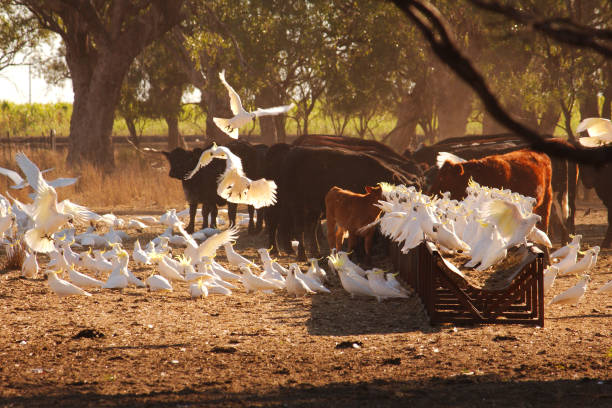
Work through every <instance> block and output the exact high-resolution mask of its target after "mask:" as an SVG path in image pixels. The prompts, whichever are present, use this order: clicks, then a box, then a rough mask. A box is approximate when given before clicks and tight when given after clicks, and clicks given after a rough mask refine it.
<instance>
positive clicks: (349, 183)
mask: <svg viewBox="0 0 612 408" xmlns="http://www.w3.org/2000/svg"><path fill="white" fill-rule="evenodd" d="M381 181H386V182H389V183H394V184H405V185H416V186H419V187H420V180H419V178H418V177H416V176H414V175H411V174H408V173H402V172H400V171H397V170H396V169H394V168H392V167H391V166H389V165H387V164H386V163H384V162H383V161H382V160H380V159H378V158H376V157H374V156H371V155H369V154H364V153H359V152H354V151H350V150H346V149H341V148H329V147H305V146H294V147H292V148H291V149H290V150H289V151H288V152H287V153H286V155H285V159H284V161H283V165H282V167H281V179H280V185H279V194H278V203H277V205H278V206H279V211H280V219H281V225H280V231H279V233H280V235H281V237H280V238H281V248H282V249H285V248H286V247H287V241H288V239H287V238H288V236H289V235H288V229H289V228H293V234H292V235H293V236H295V237H297V239H298V241H299V242H300V245H299V250H298V257H299V258H300V259H302V260H304V259H306V251H305V248H304V243H305V242H306V241H307V242H308V245H309V250H310V251H311V252H314V253H316V255H317V256H318V255H319V244H318V242H317V229H318V226H319V224H320V222H319V221H320V219H321V216H322V215H324V214H325V195H326V194H327V192H328V191H329V189H330V188H332V187H334V186H338V187H340V188H343V189H348V190H351V191H363V190H364V188H365V186H372V185H376V183H378V182H381Z"/></svg>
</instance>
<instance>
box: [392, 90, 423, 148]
mask: <svg viewBox="0 0 612 408" xmlns="http://www.w3.org/2000/svg"><path fill="white" fill-rule="evenodd" d="M413 105H414V104H413V103H412V98H410V95H406V99H405V100H404V101H402V102H400V103H399V104H398V106H397V112H396V116H397V122H396V123H395V127H394V128H393V130H392V131H391V132H390V133H389V134H388V135H387V137H388V138H387V139H386V140H385V143H387V144H388V145H390V146H391V147H393V148H394V149H395V150H396V151H398V152H400V153H401V152H403V151H405V150H406V149H410V150H414V149H416V147H417V143H416V125H417V122H418V116H417V115H416V114H415V112H416V110H415V107H414V106H413Z"/></svg>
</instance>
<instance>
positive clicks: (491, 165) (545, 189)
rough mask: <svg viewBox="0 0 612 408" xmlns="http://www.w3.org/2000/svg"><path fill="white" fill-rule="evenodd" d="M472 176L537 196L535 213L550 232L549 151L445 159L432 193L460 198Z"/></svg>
mask: <svg viewBox="0 0 612 408" xmlns="http://www.w3.org/2000/svg"><path fill="white" fill-rule="evenodd" d="M470 178H473V179H474V181H476V182H477V183H479V184H480V185H483V186H488V187H497V188H507V189H510V190H512V191H514V192H517V193H520V194H522V195H524V196H529V197H533V198H535V199H536V204H535V206H534V209H533V212H534V213H535V214H538V215H539V216H540V217H542V220H541V221H540V223H539V224H538V228H540V229H541V230H543V231H544V232H547V231H548V219H549V216H550V207H551V204H552V186H551V180H552V164H551V161H550V158H549V157H548V156H547V155H546V154H544V153H536V152H534V151H531V150H517V151H514V152H510V153H506V154H496V155H492V156H486V157H483V158H482V159H474V160H468V161H465V162H461V163H452V162H450V161H446V162H445V163H444V164H443V165H442V167H441V168H440V170H439V171H438V175H437V178H436V180H435V181H434V183H433V186H432V187H431V189H430V193H432V194H440V193H443V192H445V191H449V192H450V193H451V198H452V199H456V200H461V199H463V198H464V197H465V196H466V192H465V189H466V187H467V185H468V181H469V179H470Z"/></svg>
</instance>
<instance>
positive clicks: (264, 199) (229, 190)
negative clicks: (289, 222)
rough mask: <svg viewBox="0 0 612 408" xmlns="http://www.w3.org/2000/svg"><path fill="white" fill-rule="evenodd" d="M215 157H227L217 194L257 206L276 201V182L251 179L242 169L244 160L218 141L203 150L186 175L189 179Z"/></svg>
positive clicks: (231, 200)
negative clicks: (196, 162) (193, 166)
mask: <svg viewBox="0 0 612 408" xmlns="http://www.w3.org/2000/svg"><path fill="white" fill-rule="evenodd" d="M214 158H219V159H225V160H226V165H225V171H224V172H223V173H222V174H221V175H220V176H219V179H218V180H217V194H218V195H219V196H221V197H223V198H225V199H226V200H227V201H229V202H232V203H236V204H247V205H252V206H253V207H255V208H261V207H266V206H269V205H272V204H274V203H275V202H276V183H275V182H274V181H272V180H266V179H265V178H261V179H258V180H251V179H250V178H248V177H247V176H246V175H245V174H244V171H243V169H242V161H241V160H240V157H238V156H236V155H235V154H234V153H232V151H231V150H230V149H229V148H227V147H225V146H217V144H216V143H214V144H213V145H212V147H210V148H209V149H207V150H205V151H203V152H202V155H201V156H200V159H199V160H198V164H197V165H196V166H195V168H194V169H193V170H192V171H191V172H190V173H189V174H187V176H185V179H186V180H188V179H190V178H192V177H193V176H194V174H196V173H197V172H198V171H199V170H200V168H202V167H204V166H206V165H208V164H209V163H210V162H211V161H212V160H213V159H214Z"/></svg>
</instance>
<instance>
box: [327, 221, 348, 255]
mask: <svg viewBox="0 0 612 408" xmlns="http://www.w3.org/2000/svg"><path fill="white" fill-rule="evenodd" d="M328 228H329V224H328ZM334 238H335V239H336V243H335V245H334V248H336V251H342V244H343V243H344V229H343V228H342V227H341V226H339V225H338V226H336V231H335V233H334Z"/></svg>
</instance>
